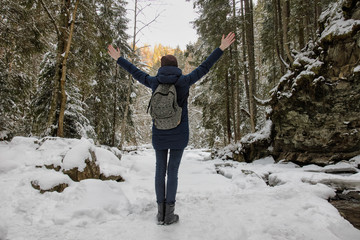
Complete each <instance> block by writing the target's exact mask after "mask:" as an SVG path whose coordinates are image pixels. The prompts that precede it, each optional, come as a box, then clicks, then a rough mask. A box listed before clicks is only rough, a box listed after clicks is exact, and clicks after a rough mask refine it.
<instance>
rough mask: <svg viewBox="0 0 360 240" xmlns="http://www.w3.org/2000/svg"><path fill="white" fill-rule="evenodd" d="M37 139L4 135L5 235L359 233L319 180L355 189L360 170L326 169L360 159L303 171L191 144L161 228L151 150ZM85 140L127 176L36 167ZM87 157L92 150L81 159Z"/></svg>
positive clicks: (1, 210)
mask: <svg viewBox="0 0 360 240" xmlns="http://www.w3.org/2000/svg"><path fill="white" fill-rule="evenodd" d="M34 140H35V139H32V138H15V139H14V140H13V141H12V142H10V143H6V142H0V188H1V191H0V239H1V240H5V239H9V240H25V239H26V240H32V239H34V240H40V239H46V240H54V239H59V240H60V239H61V240H63V239H71V240H73V239H77V240H81V239H84V240H85V239H86V240H93V239H94V240H95V239H105V240H106V239H111V240H112V239H126V240H131V239H134V240H135V239H136V240H138V239H144V240H152V239H154V240H155V239H156V240H159V239H194V240H198V239H207V240H212V239H213V240H219V239H220V240H222V239H225V240H231V239H234V240H235V239H236V240H239V239H242V240H246V239H253V240H255V239H258V240H271V239H274V240H275V239H276V240H280V239H284V240H291V239H299V240H300V239H301V240H303V239H306V240H310V239H314V240H322V239H324V240H332V239H334V240H335V239H341V240H354V239H360V231H359V230H357V229H355V228H354V227H353V226H352V225H351V224H350V223H349V222H348V221H346V220H345V219H344V218H342V217H341V216H340V214H339V213H338V211H337V210H336V209H335V208H334V207H333V206H332V205H331V204H329V203H328V201H327V199H328V198H329V197H331V196H334V194H335V193H334V189H332V188H330V187H328V186H326V185H324V184H322V183H320V182H322V181H326V180H329V179H336V180H338V181H340V182H341V181H342V182H346V181H349V182H352V183H355V184H354V186H355V188H356V187H357V186H359V184H358V183H359V182H360V173H357V174H353V175H351V176H339V175H331V174H328V173H326V172H327V171H328V170H329V169H332V168H333V169H340V168H343V167H345V168H349V167H350V168H352V167H353V166H355V165H357V164H358V163H359V162H360V156H359V157H357V158H354V159H353V160H352V162H351V164H345V163H341V164H339V165H335V166H332V167H327V168H320V167H317V166H307V167H303V168H299V167H298V166H296V165H294V164H280V163H279V164H275V163H274V161H273V159H272V158H271V157H268V158H265V159H260V160H258V161H255V162H254V163H252V164H245V163H237V162H231V161H222V160H219V159H215V160H210V153H209V152H206V151H204V150H186V151H185V153H184V157H183V160H182V163H181V166H180V170H179V171H180V172H179V187H178V194H177V203H176V212H177V213H178V214H179V216H180V222H179V223H177V224H174V225H170V226H158V225H156V221H155V215H156V203H155V193H154V169H155V155H154V152H153V150H151V149H147V148H143V149H140V150H137V151H132V152H130V153H125V154H123V156H122V159H121V160H120V161H119V162H114V156H115V155H113V154H112V153H110V152H107V153H105V152H104V151H105V150H104V149H102V150H101V151H100V150H99V149H100V148H97V147H95V146H94V145H91V144H90V145H89V142H86V141H84V140H74V139H68V140H66V139H65V140H64V139H63V140H55V142H53V143H52V144H51V142H50V143H49V144H45V143H44V144H42V145H41V147H39V145H38V144H34ZM55 143H56V144H55ZM86 146H87V147H88V148H93V149H95V150H96V154H98V152H101V154H99V156H100V155H101V157H100V158H101V163H100V164H101V166H105V169H106V170H105V171H110V172H111V171H112V169H115V170H116V171H115V172H117V173H121V175H122V177H123V178H125V182H116V181H101V180H95V179H88V180H83V181H80V182H74V181H72V180H71V179H70V178H68V177H67V175H64V174H62V173H61V172H56V171H55V170H49V169H46V168H36V167H35V166H40V165H44V164H47V165H48V164H51V163H53V164H64V165H65V163H61V159H62V158H64V156H66V155H67V157H70V155H71V156H73V158H72V160H74V158H75V157H74V156H76V154H74V151H72V153H71V154H69V155H68V154H67V153H68V152H69V151H70V149H79V151H83V150H84V147H85V148H86ZM85 152H86V151H85ZM83 154H87V153H81V152H79V154H78V156H79V157H80V158H81V155H83ZM107 159H108V162H107ZM79 164H80V163H79ZM80 165H81V164H80ZM62 167H64V166H62ZM218 173H221V174H218ZM47 179H48V180H49V181H46V180H47ZM34 180H37V181H38V182H40V183H42V184H43V185H45V187H46V185H47V184H46V183H48V184H49V185H53V183H54V182H56V181H59V182H60V181H61V182H64V181H65V182H66V183H68V184H69V187H67V188H66V189H65V190H64V191H63V192H62V193H58V192H47V193H44V194H40V192H39V191H38V190H35V189H34V188H33V187H32V186H31V184H30V182H31V181H34ZM265 181H268V183H269V184H266V182H265ZM269 185H272V186H269Z"/></svg>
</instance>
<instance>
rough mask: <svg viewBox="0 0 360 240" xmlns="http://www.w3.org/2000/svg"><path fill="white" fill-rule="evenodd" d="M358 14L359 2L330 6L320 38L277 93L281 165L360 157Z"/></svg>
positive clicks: (276, 141)
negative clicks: (283, 162) (286, 162)
mask: <svg viewBox="0 0 360 240" xmlns="http://www.w3.org/2000/svg"><path fill="white" fill-rule="evenodd" d="M359 12H360V5H359V2H358V1H357V0H339V1H337V2H336V3H334V4H332V5H330V7H329V9H328V10H326V11H325V12H324V13H323V14H322V15H321V17H320V20H319V25H320V29H319V34H320V38H319V39H318V40H317V41H316V42H312V41H311V42H309V43H308V44H307V46H306V47H305V48H304V49H303V50H302V51H301V52H300V53H298V54H297V55H296V56H295V57H294V63H293V64H292V66H291V68H290V70H289V72H288V73H287V74H285V75H284V76H283V78H281V81H280V83H279V84H278V86H277V87H275V88H274V89H273V90H272V101H271V106H272V110H273V111H272V112H271V115H270V118H271V120H272V121H273V125H274V133H275V134H274V138H273V152H272V154H273V156H274V158H275V159H276V160H281V159H286V160H287V161H294V162H297V163H300V164H302V165H305V164H313V163H315V164H318V165H329V164H334V163H337V162H339V161H342V160H349V159H351V158H352V157H354V156H357V155H359V154H360V104H359V99H360V74H359V73H360V72H359V71H358V65H359V59H360V44H359V34H360V19H359Z"/></svg>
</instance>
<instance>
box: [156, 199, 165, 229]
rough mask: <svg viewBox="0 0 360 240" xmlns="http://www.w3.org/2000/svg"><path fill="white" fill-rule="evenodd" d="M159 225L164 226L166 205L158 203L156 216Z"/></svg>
mask: <svg viewBox="0 0 360 240" xmlns="http://www.w3.org/2000/svg"><path fill="white" fill-rule="evenodd" d="M156 217H157V221H158V224H159V225H163V224H164V218H165V203H158V214H157V215H156Z"/></svg>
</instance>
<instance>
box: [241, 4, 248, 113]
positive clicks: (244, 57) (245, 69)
mask: <svg viewBox="0 0 360 240" xmlns="http://www.w3.org/2000/svg"><path fill="white" fill-rule="evenodd" d="M240 2H241V14H242V23H243V24H242V34H241V35H242V37H241V39H242V46H243V51H242V52H243V56H242V57H243V68H244V86H245V94H246V102H247V106H248V111H249V112H250V93H249V75H248V66H247V56H246V52H247V50H246V34H245V31H246V26H245V25H246V24H245V22H246V19H245V12H244V3H243V0H241V1H240Z"/></svg>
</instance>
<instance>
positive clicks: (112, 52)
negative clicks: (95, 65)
mask: <svg viewBox="0 0 360 240" xmlns="http://www.w3.org/2000/svg"><path fill="white" fill-rule="evenodd" d="M108 54H109V55H110V56H111V57H112V58H113V59H114V60H118V58H119V57H120V49H119V48H117V50H116V49H115V48H114V47H113V46H112V45H109V46H108Z"/></svg>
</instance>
